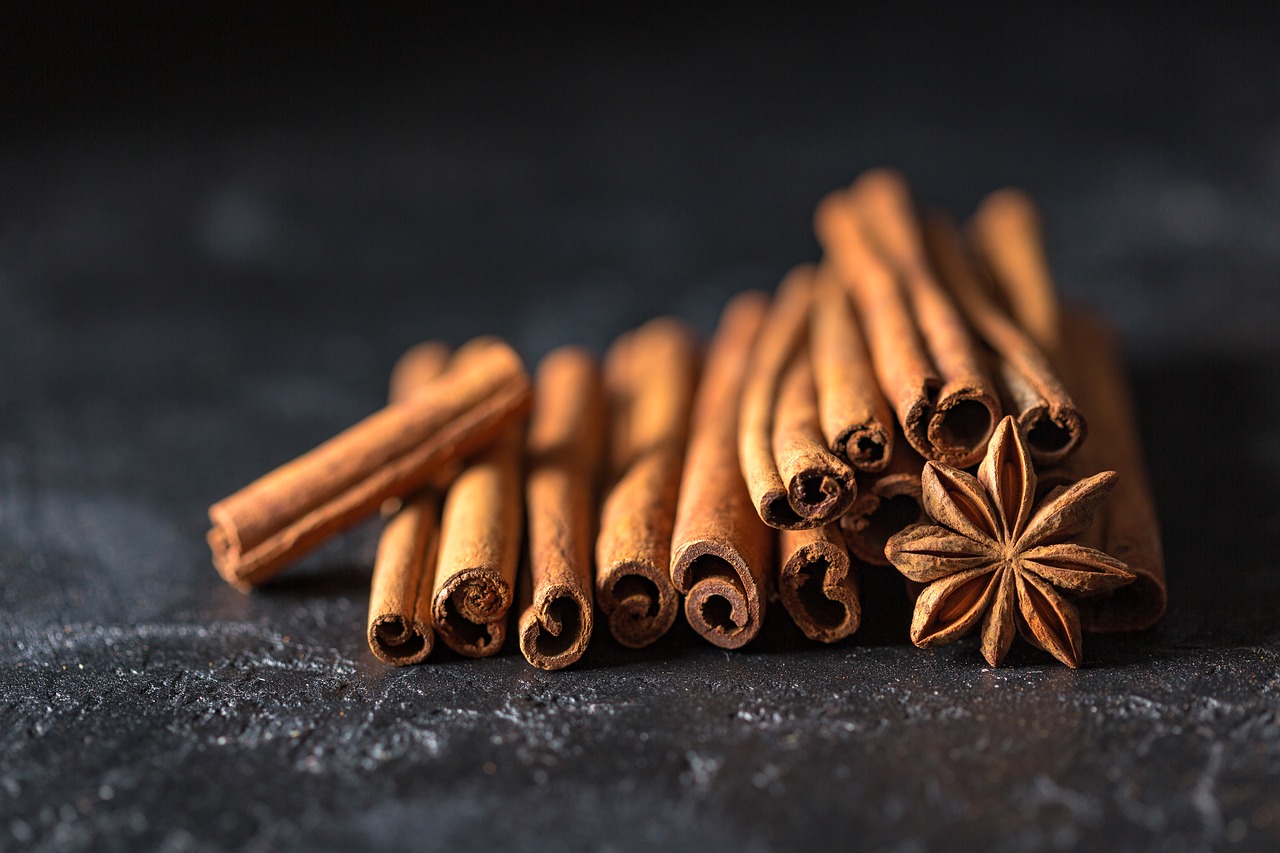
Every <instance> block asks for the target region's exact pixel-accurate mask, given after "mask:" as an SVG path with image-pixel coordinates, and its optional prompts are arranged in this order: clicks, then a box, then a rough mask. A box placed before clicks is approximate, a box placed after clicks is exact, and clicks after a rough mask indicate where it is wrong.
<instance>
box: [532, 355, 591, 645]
mask: <svg viewBox="0 0 1280 853" xmlns="http://www.w3.org/2000/svg"><path fill="white" fill-rule="evenodd" d="M536 392H537V399H536V401H535V403H534V408H533V417H532V419H531V421H530V424H529V439H528V466H529V471H528V477H527V480H526V485H525V494H526V500H527V505H528V516H529V577H528V582H527V583H526V584H525V589H526V592H525V597H526V599H527V601H528V604H527V606H526V607H525V609H524V612H523V613H522V614H521V615H520V651H521V652H523V653H524V656H525V659H526V660H528V661H529V663H531V664H533V665H534V666H537V667H541V668H542V669H562V668H564V667H566V666H569V665H570V664H572V663H574V662H575V661H577V660H578V659H579V658H580V657H582V653H583V652H584V651H586V648H587V643H588V642H590V640H591V630H592V624H593V621H594V620H593V614H592V606H593V604H592V597H593V596H592V583H591V545H592V542H593V541H594V531H593V529H592V527H593V524H594V514H595V503H594V499H595V486H596V476H597V470H598V468H599V464H600V455H601V448H602V445H603V437H604V403H603V397H602V393H601V388H600V370H599V367H598V366H597V364H596V359H595V357H594V356H593V355H591V354H590V353H589V352H587V351H586V350H583V349H580V348H578V347H561V348H560V349H557V350H555V351H553V352H552V353H551V354H550V355H548V356H547V357H546V358H544V359H543V361H542V364H541V365H539V367H538V377H537V389H536Z"/></svg>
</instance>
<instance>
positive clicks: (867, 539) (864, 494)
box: [840, 441, 925, 566]
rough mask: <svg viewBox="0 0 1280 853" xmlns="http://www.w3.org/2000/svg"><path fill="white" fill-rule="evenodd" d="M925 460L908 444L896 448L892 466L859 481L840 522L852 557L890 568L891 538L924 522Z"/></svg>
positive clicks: (900, 442)
mask: <svg viewBox="0 0 1280 853" xmlns="http://www.w3.org/2000/svg"><path fill="white" fill-rule="evenodd" d="M923 470H924V458H923V457H921V456H920V454H919V453H916V451H915V450H914V449H913V448H912V447H911V445H909V444H908V443H907V442H905V441H899V442H897V444H896V445H895V449H894V452H893V458H892V459H891V460H889V466H888V467H887V468H886V469H885V470H884V471H881V472H879V473H876V474H867V475H862V476H860V477H859V485H858V497H857V498H855V499H854V502H853V506H852V507H850V508H849V511H848V512H847V513H845V514H844V516H842V517H841V519H840V529H841V530H842V531H843V532H844V541H845V545H846V547H847V548H848V549H849V553H850V554H852V555H853V556H855V557H857V558H858V559H859V560H861V561H862V562H864V563H871V564H872V565H876V566H887V565H889V559H888V558H887V557H886V556H885V553H884V546H885V544H886V543H887V542H888V541H889V537H891V536H893V534H895V533H897V532H898V531H900V530H903V529H905V528H907V527H909V526H910V525H912V524H915V523H916V522H918V521H923V520H924V518H925V513H924V505H923V500H924V498H923V495H922V492H921V488H920V474H921V472H922V471H923Z"/></svg>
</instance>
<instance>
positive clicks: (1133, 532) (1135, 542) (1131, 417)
mask: <svg viewBox="0 0 1280 853" xmlns="http://www.w3.org/2000/svg"><path fill="white" fill-rule="evenodd" d="M1062 321H1063V341H1064V344H1065V346H1064V353H1063V354H1064V356H1065V357H1066V358H1068V359H1069V360H1070V365H1071V373H1072V378H1073V380H1074V381H1075V386H1074V390H1075V393H1076V397H1077V398H1078V399H1079V400H1080V406H1081V408H1082V409H1083V410H1084V412H1085V414H1086V415H1087V417H1088V418H1089V424H1090V437H1089V441H1088V444H1087V445H1086V448H1087V450H1088V451H1089V454H1090V463H1091V464H1093V465H1097V466H1100V467H1101V469H1103V470H1112V471H1116V472H1117V473H1118V474H1119V478H1118V479H1117V480H1116V485H1115V489H1114V491H1112V493H1111V498H1110V500H1108V501H1107V503H1106V504H1105V505H1104V506H1103V508H1102V511H1101V513H1100V514H1099V519H1098V522H1097V525H1096V526H1097V527H1098V531H1097V534H1096V535H1098V536H1100V538H1101V541H1102V545H1101V548H1102V550H1104V551H1105V552H1106V553H1108V554H1111V555H1112V556H1113V557H1115V558H1116V559H1118V560H1120V561H1122V562H1124V563H1125V564H1127V565H1128V567H1129V569H1130V570H1131V571H1132V572H1133V573H1134V574H1136V575H1137V580H1135V581H1134V582H1133V583H1132V584H1129V585H1128V586H1124V587H1121V588H1119V589H1117V590H1115V591H1113V592H1109V593H1107V594H1105V595H1102V596H1099V597H1095V598H1085V599H1081V600H1080V602H1079V608H1080V622H1081V625H1082V626H1083V627H1084V628H1085V630H1088V631H1138V630H1141V629H1143V628H1150V627H1151V626H1152V625H1154V624H1155V623H1156V622H1158V621H1160V617H1161V616H1163V615H1164V610H1165V604H1166V600H1167V593H1166V584H1165V571H1164V554H1163V549H1162V547H1161V545H1160V525H1159V522H1158V521H1157V518H1156V508H1155V501H1154V500H1153V499H1152V496H1151V487H1150V484H1149V482H1148V479H1147V468H1146V464H1145V462H1144V461H1143V454H1142V439H1141V437H1140V436H1139V434H1138V425H1137V418H1136V417H1135V414H1134V410H1133V397H1132V394H1131V393H1130V390H1129V384H1128V380H1127V379H1126V377H1125V371H1124V363H1123V359H1122V357H1121V354H1120V349H1119V346H1118V344H1117V342H1116V339H1115V336H1114V334H1113V333H1112V332H1111V331H1110V330H1109V329H1108V328H1107V327H1106V325H1105V324H1104V323H1103V322H1102V321H1101V320H1099V319H1098V318H1096V317H1094V316H1092V315H1090V314H1089V313H1087V312H1085V311H1082V310H1079V309H1075V310H1069V311H1065V312H1063V314H1062Z"/></svg>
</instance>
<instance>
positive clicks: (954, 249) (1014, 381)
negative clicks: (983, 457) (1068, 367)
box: [925, 215, 1085, 465]
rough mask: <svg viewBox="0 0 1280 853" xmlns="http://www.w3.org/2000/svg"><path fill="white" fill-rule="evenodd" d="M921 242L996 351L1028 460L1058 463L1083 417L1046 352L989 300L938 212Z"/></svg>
mask: <svg viewBox="0 0 1280 853" xmlns="http://www.w3.org/2000/svg"><path fill="white" fill-rule="evenodd" d="M925 242H926V244H927V246H928V250H929V255H930V257H931V259H932V260H933V262H934V265H935V266H936V267H937V269H938V271H939V276H940V278H941V279H942V280H943V281H945V282H946V285H947V287H948V289H949V290H950V291H951V294H952V296H954V297H955V299H956V302H957V303H958V304H959V305H960V308H961V310H963V311H964V313H965V316H966V317H967V318H968V320H969V322H970V323H971V324H972V325H973V327H974V328H975V329H976V330H977V331H978V334H980V335H981V336H982V338H983V339H984V340H985V341H986V342H987V344H988V345H990V346H991V348H992V349H993V350H995V352H996V354H997V357H998V360H997V364H998V368H999V373H1000V376H1001V378H1002V379H1003V380H1004V385H1005V388H1006V389H1007V393H1008V398H1009V401H1010V402H1011V404H1012V408H1013V409H1014V411H1016V412H1017V415H1016V417H1017V421H1018V428H1019V429H1020V430H1021V431H1022V434H1023V436H1025V437H1026V439H1027V448H1028V450H1030V452H1031V458H1032V459H1033V460H1035V462H1036V464H1037V465H1054V464H1057V463H1058V462H1061V461H1062V460H1063V459H1065V458H1066V457H1067V456H1068V455H1069V454H1070V453H1071V452H1072V451H1074V450H1075V449H1076V447H1078V446H1079V444H1080V442H1081V441H1082V440H1083V439H1084V435H1085V422H1084V419H1083V418H1081V417H1080V412H1079V410H1078V409H1077V408H1076V404H1075V403H1074V402H1073V401H1072V399H1071V395H1070V394H1068V393H1067V389H1066V387H1065V386H1064V385H1063V384H1062V382H1061V380H1060V379H1059V378H1058V375H1057V373H1056V372H1055V371H1054V369H1053V368H1052V367H1051V366H1050V364H1049V360H1048V358H1047V357H1046V356H1045V355H1044V353H1042V352H1041V351H1040V349H1039V348H1038V347H1037V346H1036V344H1035V343H1034V342H1033V341H1032V340H1031V338H1030V337H1029V336H1028V335H1027V334H1026V333H1025V332H1024V331H1023V330H1022V329H1021V328H1019V327H1018V325H1017V324H1015V323H1014V321H1013V320H1012V319H1010V317H1009V316H1008V315H1007V314H1005V313H1004V311H1003V310H1002V309H1001V308H1000V307H999V306H998V305H997V304H996V303H995V302H994V301H993V300H992V298H991V297H990V295H989V293H990V291H989V289H988V288H986V287H984V286H983V283H982V282H981V280H980V279H979V277H978V272H977V270H976V269H975V268H974V266H973V263H972V259H971V258H970V257H969V255H968V254H967V252H966V251H965V248H964V246H963V245H962V244H961V242H960V236H959V234H958V233H957V231H956V228H955V226H954V224H952V222H951V221H950V220H949V219H947V218H946V217H944V216H941V215H938V216H932V217H930V218H929V219H928V221H927V222H926V223H925ZM1016 292H1021V290H1020V289H1016Z"/></svg>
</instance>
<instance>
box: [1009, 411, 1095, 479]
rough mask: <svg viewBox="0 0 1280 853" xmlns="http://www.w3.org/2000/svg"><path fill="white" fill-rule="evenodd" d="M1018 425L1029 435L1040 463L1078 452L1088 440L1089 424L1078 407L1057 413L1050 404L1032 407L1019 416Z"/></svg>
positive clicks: (1033, 455)
mask: <svg viewBox="0 0 1280 853" xmlns="http://www.w3.org/2000/svg"><path fill="white" fill-rule="evenodd" d="M1018 427H1019V428H1020V429H1021V430H1022V434H1023V436H1025V437H1026V439H1027V450H1028V451H1030V453H1031V459H1032V461H1034V462H1035V463H1036V465H1039V466H1044V467H1048V466H1051V465H1057V464H1058V463H1060V462H1062V461H1063V460H1064V459H1066V458H1067V457H1068V456H1070V455H1071V454H1072V453H1074V452H1075V450H1076V448H1077V447H1079V446H1080V443H1081V442H1082V441H1084V439H1085V435H1086V434H1087V427H1086V425H1085V421H1084V418H1082V417H1081V416H1080V413H1079V412H1077V411H1075V410H1074V409H1064V410H1062V411H1059V412H1057V413H1056V414H1055V413H1053V412H1050V411H1049V408H1048V407H1046V406H1033V407H1031V408H1028V409H1027V410H1026V411H1025V412H1023V413H1022V415H1021V416H1020V417H1019V418H1018Z"/></svg>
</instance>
